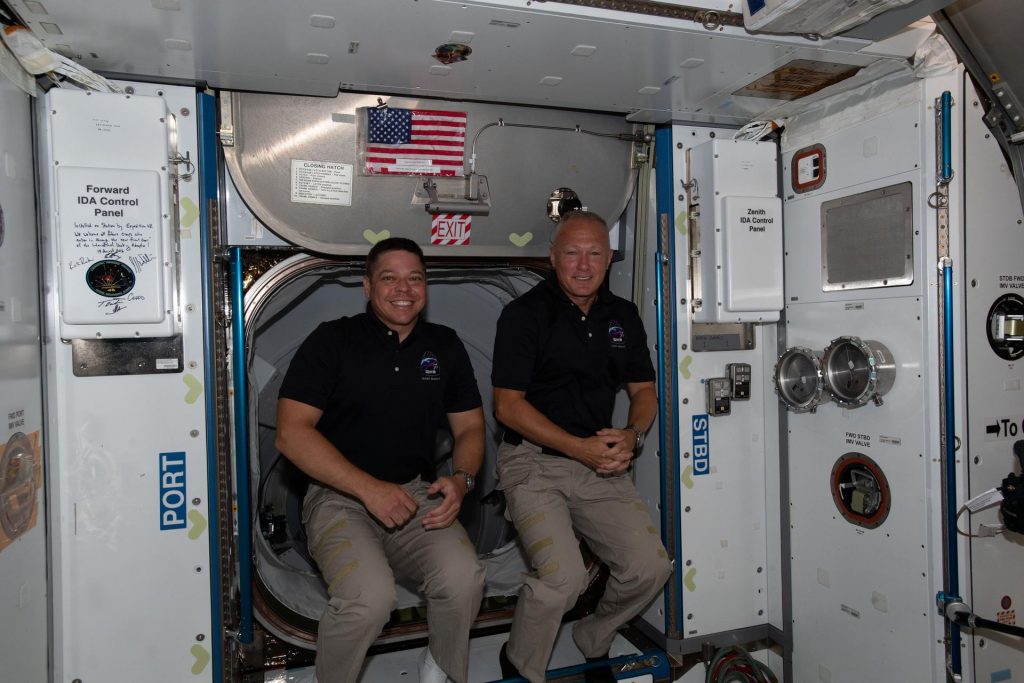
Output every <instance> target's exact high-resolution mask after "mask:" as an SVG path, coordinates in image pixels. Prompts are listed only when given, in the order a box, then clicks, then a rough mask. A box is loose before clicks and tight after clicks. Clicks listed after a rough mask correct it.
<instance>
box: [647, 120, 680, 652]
mask: <svg viewBox="0 0 1024 683" xmlns="http://www.w3.org/2000/svg"><path fill="white" fill-rule="evenodd" d="M654 168H655V172H656V174H657V179H656V185H655V190H656V203H655V205H656V208H657V215H658V226H659V230H658V234H660V225H661V217H662V216H667V217H668V225H669V240H668V250H669V251H668V254H665V253H663V252H662V251H661V248H662V247H661V240H660V239H659V240H658V249H657V253H656V254H655V261H656V273H657V275H656V279H657V282H658V287H657V288H656V289H657V292H658V296H657V311H658V414H659V415H660V424H661V425H665V424H666V423H667V422H669V421H670V422H671V424H674V425H677V426H678V425H679V401H678V396H677V391H678V388H679V386H678V385H679V383H678V380H677V377H676V368H677V367H678V365H679V361H678V355H677V349H678V348H679V346H678V344H677V343H676V316H675V315H669V316H668V317H667V318H666V312H671V311H672V310H674V309H673V308H669V307H670V306H674V305H675V301H676V279H675V272H674V270H673V269H674V267H675V263H676V259H675V239H674V237H675V220H674V218H673V216H674V214H675V212H674V206H675V199H674V195H673V188H674V187H675V181H674V177H673V169H672V128H671V126H667V127H664V128H659V129H657V130H656V131H655V133H654ZM663 278H669V282H670V283H671V287H670V291H671V295H670V296H671V299H670V300H669V301H664V297H662V294H661V292H662V287H661V283H662V279H663ZM666 324H667V325H669V328H670V329H669V330H667V332H668V334H667V335H666V334H665V333H666V330H664V327H663V326H664V325H666ZM666 336H667V337H669V338H670V339H671V349H672V352H671V354H670V355H671V359H672V360H671V365H670V366H669V367H666V366H665V355H664V353H663V351H664V350H663V349H662V348H661V344H662V340H664V339H665V338H666ZM666 387H670V388H671V389H672V392H671V394H672V396H674V397H676V400H674V401H673V402H672V405H668V404H667V400H666V391H665V389H666ZM677 429H678V427H677ZM659 438H660V443H659V444H658V446H659V448H660V450H661V537H662V538H661V540H662V542H663V543H664V544H665V546H666V547H667V548H669V549H671V550H672V551H673V555H677V554H678V552H679V548H680V547H682V531H681V524H682V519H681V512H680V510H679V505H678V504H677V505H674V506H673V505H670V504H669V500H672V499H673V498H674V496H672V497H670V496H669V493H668V487H669V486H678V477H677V476H672V475H670V473H669V471H668V466H669V463H670V462H671V461H672V460H674V461H675V462H678V449H677V447H676V446H677V444H675V443H668V440H667V439H666V437H665V429H664V426H663V427H662V428H661V429H660V430H659ZM670 459H672V460H670ZM670 508H674V509H670ZM670 520H671V521H673V522H674V523H673V524H672V525H670V524H669V521H670ZM669 526H671V527H672V528H673V529H675V538H674V539H669V538H668V537H667V535H666V529H668V528H669ZM671 581H672V586H673V589H674V590H669V591H666V593H665V620H666V623H667V622H668V619H669V616H670V615H672V614H673V612H674V613H675V616H676V619H675V622H674V623H673V624H671V626H672V627H673V628H674V629H675V632H676V633H677V634H681V633H682V632H683V575H682V571H681V570H680V568H679V567H678V566H677V567H676V569H675V572H674V573H673V576H672V579H671ZM673 593H674V596H673ZM673 597H674V603H675V604H674V609H673V603H672V600H673Z"/></svg>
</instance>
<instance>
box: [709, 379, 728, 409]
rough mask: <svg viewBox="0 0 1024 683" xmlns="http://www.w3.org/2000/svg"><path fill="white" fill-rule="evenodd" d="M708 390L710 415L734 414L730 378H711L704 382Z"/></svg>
mask: <svg viewBox="0 0 1024 683" xmlns="http://www.w3.org/2000/svg"><path fill="white" fill-rule="evenodd" d="M704 386H705V389H706V390H707V399H708V415H711V416H712V417H715V416H718V415H728V414H729V413H731V412H732V383H731V382H730V381H729V378H728V377H709V378H708V379H706V380H704Z"/></svg>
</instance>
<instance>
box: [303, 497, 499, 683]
mask: <svg viewBox="0 0 1024 683" xmlns="http://www.w3.org/2000/svg"><path fill="white" fill-rule="evenodd" d="M427 487H428V484H427V483H426V482H424V481H422V480H421V479H419V478H417V479H415V480H413V481H412V482H410V483H408V484H405V485H404V488H405V490H406V491H407V492H408V493H409V495H411V496H412V497H413V499H414V500H415V501H416V502H417V503H418V504H419V509H418V510H417V512H416V516H415V517H414V518H413V519H411V520H409V522H408V523H407V524H406V525H405V526H403V527H402V528H401V529H398V530H391V531H389V530H388V529H386V528H384V527H383V526H381V524H380V523H379V522H377V520H376V519H374V518H373V517H372V516H371V515H370V513H369V512H368V511H367V510H366V508H365V507H363V505H362V504H361V503H360V502H359V501H358V500H356V499H355V498H351V497H349V496H346V495H343V494H340V493H338V492H337V491H334V490H333V489H327V488H324V487H322V486H318V485H316V484H314V485H312V486H311V488H310V491H309V493H308V494H307V495H306V500H305V503H304V505H303V515H302V516H303V521H304V522H305V524H306V536H307V538H308V541H309V551H310V554H311V555H312V556H313V559H314V560H316V563H317V565H318V566H319V567H320V571H321V573H322V574H323V577H324V582H326V583H327V592H328V596H329V600H328V603H327V609H326V610H325V611H324V615H323V617H322V618H321V619H320V629H319V634H318V636H317V641H316V677H317V680H318V681H319V683H354V682H355V681H356V680H357V678H358V677H359V671H360V669H361V668H362V665H363V659H364V658H365V656H366V651H367V649H369V647H370V645H372V644H373V641H374V640H375V639H376V638H377V636H378V635H380V632H381V629H382V628H383V627H384V624H385V623H387V621H388V617H389V616H390V614H391V611H392V610H393V609H394V607H395V599H396V598H395V577H396V576H397V577H399V578H403V579H411V580H413V581H415V582H416V583H417V585H418V586H419V590H420V592H421V593H423V595H424V597H425V598H426V601H427V626H428V631H429V646H430V652H431V653H432V654H433V655H434V659H435V660H436V661H437V663H438V664H439V665H440V666H441V668H442V669H444V671H445V673H446V674H448V678H450V679H451V680H452V681H453V682H454V683H468V665H469V629H470V627H471V626H472V624H473V620H474V619H475V618H476V615H477V611H478V610H479V609H480V600H481V597H482V595H483V585H484V567H483V565H481V564H480V562H479V561H478V560H477V557H476V550H475V549H474V548H473V544H472V543H471V542H470V540H469V538H468V537H467V536H466V531H465V529H463V527H462V525H461V524H459V523H458V522H457V521H456V522H455V523H454V524H452V525H451V526H450V527H448V528H447V529H437V530H433V531H426V530H424V529H423V526H422V524H421V520H422V518H423V515H424V514H426V513H427V512H428V511H429V510H430V509H431V508H433V507H435V506H436V505H437V504H438V502H439V501H438V500H431V499H428V498H427V494H426V491H427Z"/></svg>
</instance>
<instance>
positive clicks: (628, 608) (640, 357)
mask: <svg viewBox="0 0 1024 683" xmlns="http://www.w3.org/2000/svg"><path fill="white" fill-rule="evenodd" d="M550 258H551V265H552V266H553V267H554V273H553V274H552V275H551V276H550V277H548V279H547V280H545V281H544V282H542V283H540V284H539V285H537V286H536V287H534V288H533V289H532V290H530V291H529V292H527V293H526V294H524V295H523V296H521V297H519V298H518V299H516V300H515V301H513V302H511V303H510V304H508V305H507V306H506V307H505V309H504V311H502V314H501V317H500V318H499V320H498V329H497V334H496V336H495V341H494V365H493V371H492V374H491V383H492V384H493V385H494V405H495V412H496V414H497V417H498V420H499V421H500V422H501V423H502V424H503V425H504V427H505V436H504V443H502V445H501V447H500V448H499V449H498V487H499V488H500V489H502V490H503V491H504V492H505V497H506V500H507V502H508V512H509V515H510V517H511V519H512V521H513V523H514V524H515V526H516V529H517V531H518V532H519V537H520V539H521V541H522V544H523V547H524V548H525V550H526V552H527V555H528V556H529V558H530V563H531V565H532V567H533V573H532V574H531V575H530V576H529V577H528V578H527V579H526V581H525V582H524V585H523V587H522V589H521V590H520V591H519V600H518V602H517V603H516V612H515V617H514V619H513V622H512V631H511V634H510V636H509V640H508V643H507V645H506V646H504V647H503V648H502V650H501V653H500V659H501V667H502V674H503V675H504V676H505V677H512V676H515V675H520V676H522V677H524V678H526V679H528V680H529V681H531V683H540V682H541V681H543V680H544V671H545V669H546V668H547V664H548V659H549V658H550V656H551V650H552V647H553V645H554V641H555V636H556V634H557V632H558V628H559V624H560V622H561V618H562V615H563V614H564V613H565V611H567V610H568V609H569V608H571V607H572V606H573V605H574V604H575V602H576V599H577V598H578V597H579V595H580V593H581V592H582V591H583V590H584V589H585V588H586V586H587V582H588V574H587V570H586V568H585V566H584V563H583V558H582V556H581V554H580V550H579V542H578V541H577V538H576V534H575V533H574V531H573V530H574V529H575V531H576V532H578V533H579V534H580V535H581V536H582V537H583V538H585V539H586V541H587V544H588V545H589V546H590V548H591V550H593V551H594V553H595V554H596V555H597V556H598V557H600V558H601V560H603V561H604V562H605V564H607V565H608V567H609V569H610V577H609V579H608V584H607V588H606V589H605V593H604V596H603V597H602V598H601V600H600V602H599V603H598V605H597V608H596V609H595V611H594V613H593V614H590V615H588V616H586V617H584V618H583V619H581V620H580V621H578V622H576V624H575V625H574V627H573V639H574V640H575V642H576V645H577V646H578V647H579V649H580V651H581V652H582V653H583V655H584V656H585V657H586V658H587V659H588V660H590V659H597V660H600V659H606V658H607V657H608V651H609V648H610V646H611V643H612V640H613V639H614V637H615V634H616V631H617V629H618V628H619V627H620V626H623V625H624V624H625V623H626V622H627V621H629V620H630V619H632V618H633V617H634V616H636V615H637V614H639V613H640V611H641V610H643V609H644V608H645V607H646V606H647V605H648V604H649V603H650V602H651V600H652V599H653V598H654V597H655V595H657V594H658V592H659V591H660V590H661V587H662V585H663V584H664V583H665V581H666V580H667V579H668V577H669V575H670V574H671V572H672V567H671V564H670V562H669V559H668V556H667V553H666V552H665V548H664V546H663V545H662V543H661V540H660V538H659V536H658V533H657V531H656V529H655V528H654V525H653V524H652V523H651V518H650V514H649V512H648V511H647V507H646V506H645V505H644V504H643V502H642V501H641V500H640V497H639V495H638V494H637V491H636V488H635V487H634V485H633V481H632V478H631V477H630V475H629V465H630V462H631V461H632V459H633V457H634V456H635V455H636V450H637V449H638V448H639V447H640V445H641V443H642V441H643V435H644V434H645V433H646V432H647V429H648V428H649V427H650V426H651V423H652V422H653V421H654V418H655V417H656V416H657V412H658V406H657V396H656V393H655V388H654V380H655V373H654V368H653V366H652V365H651V356H650V351H649V350H648V348H647V340H646V336H645V334H644V329H643V326H642V323H641V321H640V316H639V314H638V312H637V309H636V306H634V305H633V304H632V303H631V302H629V301H626V300H625V299H621V298H619V297H617V296H615V295H613V294H612V293H611V292H610V291H609V290H608V289H607V288H606V287H604V286H603V284H604V279H605V275H606V272H607V269H608V266H609V265H610V264H611V259H612V250H611V247H610V245H609V241H608V226H607V224H606V223H605V221H604V220H603V219H602V218H601V217H600V216H598V215H597V214H594V213H591V212H586V211H578V212H573V213H570V214H568V215H567V216H565V217H563V219H562V221H561V222H560V223H559V226H558V230H557V232H556V234H555V239H554V243H553V244H552V247H551V251H550ZM623 387H625V389H626V392H627V394H628V395H629V401H630V405H629V417H628V421H627V424H626V425H625V426H624V427H620V428H615V427H612V426H611V420H612V409H613V407H614V403H615V395H616V393H617V392H618V391H619V389H621V388H623ZM586 680H587V681H588V683H594V682H598V681H600V682H604V681H608V682H613V681H614V680H615V679H614V677H613V675H612V671H611V669H610V668H609V667H608V666H607V665H604V666H602V665H599V664H598V665H595V666H594V667H592V668H590V669H588V670H587V671H586Z"/></svg>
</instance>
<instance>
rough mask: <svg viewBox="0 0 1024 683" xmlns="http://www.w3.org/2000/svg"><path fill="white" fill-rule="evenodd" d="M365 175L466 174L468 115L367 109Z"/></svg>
mask: <svg viewBox="0 0 1024 683" xmlns="http://www.w3.org/2000/svg"><path fill="white" fill-rule="evenodd" d="M366 122H367V131H366V157H365V161H366V172H367V173H382V174H383V173H386V174H389V175H435V176H461V175H463V158H464V157H465V148H466V112H459V111H439V110H430V109H392V108H384V109H376V108H372V109H367V110H366Z"/></svg>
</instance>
